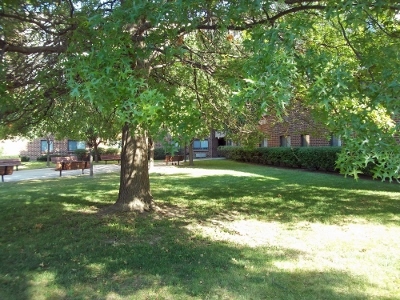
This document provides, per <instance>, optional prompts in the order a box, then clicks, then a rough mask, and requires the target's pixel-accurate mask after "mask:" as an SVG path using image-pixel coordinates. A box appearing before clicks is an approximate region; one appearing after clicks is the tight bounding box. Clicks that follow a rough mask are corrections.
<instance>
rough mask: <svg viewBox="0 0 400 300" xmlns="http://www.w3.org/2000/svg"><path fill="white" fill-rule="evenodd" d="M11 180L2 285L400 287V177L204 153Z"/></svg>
mask: <svg viewBox="0 0 400 300" xmlns="http://www.w3.org/2000/svg"><path fill="white" fill-rule="evenodd" d="M118 184H119V181H118V175H117V174H111V175H110V174H107V175H96V176H95V177H94V178H90V177H76V178H73V177H63V178H57V179H49V180H44V181H30V182H18V183H13V182H8V183H7V182H6V183H3V184H0V299H35V300H36V299H400V185H399V184H389V183H381V182H377V181H372V180H359V181H354V180H353V179H350V178H347V179H346V178H343V177H341V176H338V175H333V174H323V173H309V172H305V171H301V170H286V169H278V168H270V167H264V166H255V165H248V164H241V163H236V162H231V161H225V160H218V161H201V162H196V167H195V168H188V167H185V166H183V167H180V168H174V167H163V168H162V169H160V170H159V171H157V170H156V173H153V174H152V175H151V184H152V192H153V196H154V198H155V201H156V203H157V204H158V208H157V210H156V211H155V212H153V213H146V214H143V215H139V216H136V215H135V214H133V213H127V214H121V215H107V216H104V215H101V214H99V213H98V211H99V209H101V208H103V207H105V206H107V205H110V204H112V203H113V202H114V201H115V199H116V197H117V193H118Z"/></svg>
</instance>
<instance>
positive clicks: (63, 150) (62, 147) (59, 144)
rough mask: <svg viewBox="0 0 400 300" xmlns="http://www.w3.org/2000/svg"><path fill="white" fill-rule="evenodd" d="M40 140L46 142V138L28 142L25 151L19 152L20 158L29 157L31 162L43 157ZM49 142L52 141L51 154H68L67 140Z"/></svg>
mask: <svg viewBox="0 0 400 300" xmlns="http://www.w3.org/2000/svg"><path fill="white" fill-rule="evenodd" d="M42 140H46V138H37V139H34V140H32V141H30V142H28V145H27V150H26V151H21V156H29V157H30V159H31V160H36V158H37V157H38V156H41V155H44V154H45V153H42V152H41V149H40V141H42ZM51 140H52V141H53V150H54V151H53V153H56V154H61V155H67V154H68V140H62V141H57V140H54V139H51Z"/></svg>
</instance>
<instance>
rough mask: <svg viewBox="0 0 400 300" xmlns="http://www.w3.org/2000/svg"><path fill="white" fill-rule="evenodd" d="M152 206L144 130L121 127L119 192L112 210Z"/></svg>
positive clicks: (136, 209)
mask: <svg viewBox="0 0 400 300" xmlns="http://www.w3.org/2000/svg"><path fill="white" fill-rule="evenodd" d="M152 208H153V196H152V195H151V192H150V179H149V169H148V139H147V134H146V132H145V131H143V130H141V129H136V130H135V131H132V129H131V128H129V125H128V124H125V125H124V127H123V129H122V151H121V176H120V186H119V194H118V199H117V201H116V203H115V204H114V205H113V210H117V211H138V212H143V211H149V210H151V209H152Z"/></svg>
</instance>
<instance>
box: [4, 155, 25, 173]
mask: <svg viewBox="0 0 400 300" xmlns="http://www.w3.org/2000/svg"><path fill="white" fill-rule="evenodd" d="M0 165H4V166H5V165H7V166H15V167H16V169H17V171H18V166H22V163H21V160H20V159H19V158H7V159H0ZM7 175H9V174H7Z"/></svg>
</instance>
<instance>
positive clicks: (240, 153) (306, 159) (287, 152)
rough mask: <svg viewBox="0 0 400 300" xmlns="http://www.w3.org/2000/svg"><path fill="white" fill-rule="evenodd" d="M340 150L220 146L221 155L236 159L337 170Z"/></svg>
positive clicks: (332, 148)
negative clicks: (336, 165) (336, 164)
mask: <svg viewBox="0 0 400 300" xmlns="http://www.w3.org/2000/svg"><path fill="white" fill-rule="evenodd" d="M340 151H341V148H340V147H295V148H289V147H279V148H256V149H247V148H244V147H238V146H222V147H219V148H218V152H219V155H220V156H224V157H226V158H228V159H232V160H236V161H242V162H249V163H256V164H263V165H272V166H281V167H290V168H306V169H309V170H321V171H335V169H336V167H335V163H336V159H337V156H338V154H339V152H340Z"/></svg>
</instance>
